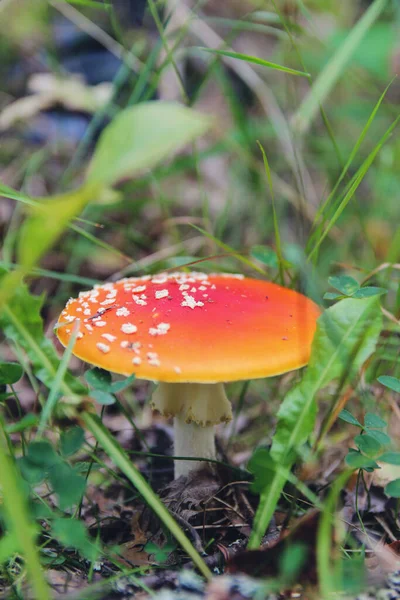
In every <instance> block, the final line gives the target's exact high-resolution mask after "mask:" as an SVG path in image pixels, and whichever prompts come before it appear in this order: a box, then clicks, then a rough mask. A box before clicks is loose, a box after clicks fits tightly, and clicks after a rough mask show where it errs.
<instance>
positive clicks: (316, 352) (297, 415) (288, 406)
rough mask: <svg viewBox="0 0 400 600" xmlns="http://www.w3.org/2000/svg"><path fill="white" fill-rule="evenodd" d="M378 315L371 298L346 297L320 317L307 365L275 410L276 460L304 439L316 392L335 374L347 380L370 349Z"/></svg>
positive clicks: (376, 333)
mask: <svg viewBox="0 0 400 600" xmlns="http://www.w3.org/2000/svg"><path fill="white" fill-rule="evenodd" d="M381 324H382V318H381V314H380V311H379V305H378V303H377V301H376V299H375V298H371V299H366V300H353V299H350V298H346V299H345V300H342V301H341V302H339V303H337V304H335V305H334V306H332V307H331V308H329V309H328V310H326V311H325V312H324V313H323V314H322V315H321V317H320V318H319V319H318V324H317V331H316V334H315V337H314V341H313V344H312V352H311V357H310V362H309V364H308V368H307V370H306V372H305V374H304V377H303V379H302V381H301V382H300V383H299V384H298V385H297V386H295V387H294V388H293V389H292V390H290V391H289V393H288V394H287V396H286V397H285V399H284V401H283V403H282V405H281V407H280V409H279V411H278V426H277V431H276V433H275V436H274V438H273V443H272V448H271V456H272V457H273V459H274V460H275V461H280V460H281V459H282V458H283V457H286V456H288V454H289V453H290V452H291V451H292V450H294V449H295V448H298V447H299V446H300V445H301V444H303V443H304V442H305V441H306V439H307V437H308V436H309V435H310V433H311V432H312V431H313V428H314V417H315V413H316V404H315V401H314V398H315V394H316V393H317V391H318V390H319V389H321V388H323V387H324V386H325V385H327V384H328V383H329V382H330V381H332V380H334V379H340V380H343V379H346V380H348V381H351V379H352V378H353V377H354V375H355V374H356V373H357V371H358V370H359V368H360V367H361V365H362V364H363V363H364V362H365V360H366V359H367V358H368V357H369V356H370V355H371V354H372V352H373V351H374V349H375V345H376V342H377V339H378V336H379V333H380V330H381Z"/></svg>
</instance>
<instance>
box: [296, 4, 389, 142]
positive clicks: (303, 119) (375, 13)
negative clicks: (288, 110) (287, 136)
mask: <svg viewBox="0 0 400 600" xmlns="http://www.w3.org/2000/svg"><path fill="white" fill-rule="evenodd" d="M386 5H387V0H374V2H372V4H371V5H370V6H369V8H368V9H367V10H366V11H365V12H364V13H363V14H362V16H361V18H360V19H359V21H358V22H357V23H356V25H355V26H354V27H353V28H352V29H351V31H350V33H349V35H348V36H347V37H346V39H345V40H344V41H343V43H342V44H341V46H340V47H339V48H338V50H337V51H336V52H335V53H334V55H333V56H332V58H331V59H330V61H329V62H328V64H327V65H326V66H325V68H324V69H323V71H322V72H321V73H320V74H319V76H318V77H317V79H316V80H315V82H314V83H313V86H312V88H311V89H310V91H309V93H308V94H307V95H306V97H305V98H304V99H303V101H302V103H301V105H300V107H299V108H298V110H297V112H296V114H295V115H294V117H293V121H292V122H293V127H294V128H295V129H296V130H297V131H298V132H299V133H302V134H304V133H305V132H306V131H307V130H308V128H309V127H310V125H311V123H312V121H313V119H314V117H315V116H316V115H317V114H318V113H319V110H320V106H321V105H323V103H324V101H325V100H326V98H327V97H328V95H329V94H330V93H331V91H332V89H333V88H334V86H335V84H336V82H337V80H338V79H339V77H340V76H341V75H342V74H343V73H344V70H345V68H346V65H347V63H348V62H349V60H350V59H351V57H352V56H353V55H354V53H355V52H356V50H357V48H358V47H359V45H360V44H361V42H362V40H363V39H364V37H365V36H366V34H367V32H368V30H369V29H370V28H371V27H372V25H373V24H374V22H375V21H376V19H377V18H378V17H379V15H380V14H381V13H382V11H383V10H384V8H385V6H386Z"/></svg>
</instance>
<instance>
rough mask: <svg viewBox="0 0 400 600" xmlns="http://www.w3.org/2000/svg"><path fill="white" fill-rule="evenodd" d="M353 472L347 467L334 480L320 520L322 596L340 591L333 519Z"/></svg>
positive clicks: (320, 583)
mask: <svg viewBox="0 0 400 600" xmlns="http://www.w3.org/2000/svg"><path fill="white" fill-rule="evenodd" d="M352 472H353V471H351V470H350V469H348V470H347V469H346V471H343V473H341V474H340V475H339V477H338V478H337V479H336V480H335V481H334V483H333V485H332V487H331V490H330V492H329V495H328V498H327V500H326V502H325V503H324V507H323V510H322V515H321V518H320V521H319V527H318V532H317V570H318V582H319V585H320V592H321V598H333V597H334V594H335V592H337V591H338V586H337V585H336V583H335V582H338V577H337V574H335V571H334V570H333V569H332V540H333V539H334V535H333V531H332V529H333V519H334V513H335V507H336V504H337V502H338V500H339V497H340V494H341V493H342V490H343V489H344V487H345V485H346V483H347V481H348V479H349V477H350V476H351V474H352ZM339 583H340V578H339Z"/></svg>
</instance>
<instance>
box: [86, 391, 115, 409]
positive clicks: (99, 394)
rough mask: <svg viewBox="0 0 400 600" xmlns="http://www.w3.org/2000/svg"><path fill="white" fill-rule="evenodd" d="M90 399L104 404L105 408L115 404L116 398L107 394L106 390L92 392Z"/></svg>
mask: <svg viewBox="0 0 400 600" xmlns="http://www.w3.org/2000/svg"><path fill="white" fill-rule="evenodd" d="M90 397H91V398H94V400H96V402H98V403H99V404H103V405H105V406H109V405H110V404H115V398H114V396H113V395H112V394H110V393H109V392H105V391H104V390H92V391H91V392H90Z"/></svg>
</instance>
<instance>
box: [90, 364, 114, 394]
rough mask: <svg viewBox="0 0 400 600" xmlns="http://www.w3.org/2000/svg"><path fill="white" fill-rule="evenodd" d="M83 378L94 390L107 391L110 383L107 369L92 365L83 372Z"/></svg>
mask: <svg viewBox="0 0 400 600" xmlns="http://www.w3.org/2000/svg"><path fill="white" fill-rule="evenodd" d="M85 379H86V381H87V382H88V384H89V385H91V386H92V387H93V388H94V389H95V390H103V391H105V392H106V391H108V390H109V389H110V385H111V374H110V372H109V371H105V370H104V369H100V368H99V367H94V369H90V370H89V371H86V373H85Z"/></svg>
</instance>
